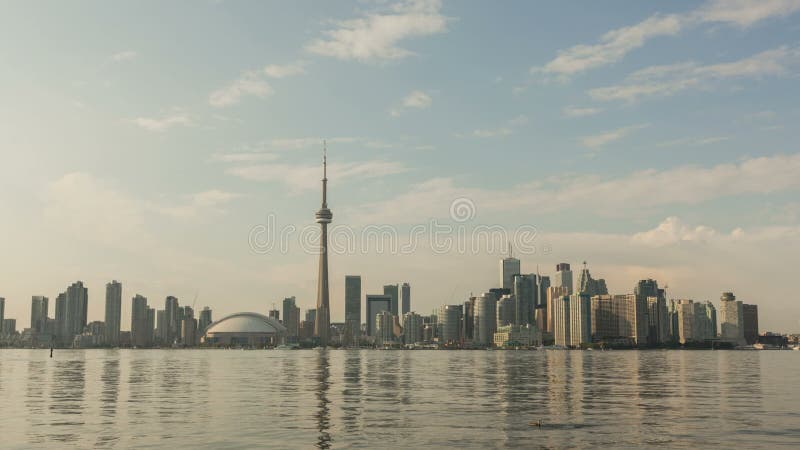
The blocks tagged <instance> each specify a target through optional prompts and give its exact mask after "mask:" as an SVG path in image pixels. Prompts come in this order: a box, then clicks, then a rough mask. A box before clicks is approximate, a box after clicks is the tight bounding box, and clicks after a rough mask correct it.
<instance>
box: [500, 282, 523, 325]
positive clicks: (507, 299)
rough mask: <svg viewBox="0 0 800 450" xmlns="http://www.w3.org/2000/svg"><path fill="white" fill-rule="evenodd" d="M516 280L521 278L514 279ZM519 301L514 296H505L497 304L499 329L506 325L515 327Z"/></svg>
mask: <svg viewBox="0 0 800 450" xmlns="http://www.w3.org/2000/svg"><path fill="white" fill-rule="evenodd" d="M514 278H515V279H517V278H519V277H514ZM516 308H517V299H516V296H514V295H504V296H503V298H501V299H500V300H499V301H498V302H497V314H496V316H497V328H500V327H504V326H506V325H515V324H516V323H517V322H516Z"/></svg>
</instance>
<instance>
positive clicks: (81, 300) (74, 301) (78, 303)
mask: <svg viewBox="0 0 800 450" xmlns="http://www.w3.org/2000/svg"><path fill="white" fill-rule="evenodd" d="M56 306H58V302H56ZM88 307H89V290H88V289H86V288H85V287H84V286H83V282H82V281H76V282H75V283H73V284H71V285H70V286H69V287H67V292H66V295H65V298H64V301H63V306H62V308H63V311H56V316H59V312H61V314H60V316H61V317H60V318H61V323H58V317H57V323H56V328H57V329H58V330H60V331H61V332H62V337H63V339H64V343H66V344H67V345H71V344H72V341H73V338H74V337H75V336H76V335H78V334H81V333H83V329H84V327H86V313H87V309H88Z"/></svg>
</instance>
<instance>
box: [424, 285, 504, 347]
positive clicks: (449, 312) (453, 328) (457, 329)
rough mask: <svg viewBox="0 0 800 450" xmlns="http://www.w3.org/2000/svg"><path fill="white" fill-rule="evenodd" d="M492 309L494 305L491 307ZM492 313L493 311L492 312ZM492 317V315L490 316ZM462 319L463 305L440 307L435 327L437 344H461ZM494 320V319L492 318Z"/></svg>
mask: <svg viewBox="0 0 800 450" xmlns="http://www.w3.org/2000/svg"><path fill="white" fill-rule="evenodd" d="M492 298H494V297H492ZM492 307H494V305H492ZM492 311H493V312H494V310H492ZM492 316H494V314H492ZM463 317H464V306H463V305H442V306H441V307H440V308H439V316H438V318H437V326H438V328H439V330H440V333H439V344H440V345H447V344H455V343H459V342H461V328H462V325H461V320H463ZM492 319H494V317H492Z"/></svg>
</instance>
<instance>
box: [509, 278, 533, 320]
mask: <svg viewBox="0 0 800 450" xmlns="http://www.w3.org/2000/svg"><path fill="white" fill-rule="evenodd" d="M512 279H513V283H512V284H513V286H512V287H513V289H512V292H513V293H514V321H513V322H512V323H513V324H514V325H528V324H532V323H534V311H535V309H536V303H538V298H537V297H538V295H537V294H538V289H537V287H536V284H537V283H536V282H537V277H536V275H535V274H529V275H522V274H517V275H514V276H513V277H512ZM506 325H510V324H506Z"/></svg>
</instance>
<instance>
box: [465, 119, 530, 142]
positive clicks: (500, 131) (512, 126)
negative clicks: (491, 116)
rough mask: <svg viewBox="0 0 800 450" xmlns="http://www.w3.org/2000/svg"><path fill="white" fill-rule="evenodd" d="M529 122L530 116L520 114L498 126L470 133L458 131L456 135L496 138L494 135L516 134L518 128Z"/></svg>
mask: <svg viewBox="0 0 800 450" xmlns="http://www.w3.org/2000/svg"><path fill="white" fill-rule="evenodd" d="M527 123H528V117H527V116H525V115H519V116H517V117H514V118H513V119H511V120H509V121H507V122H506V123H505V124H503V125H501V126H499V127H497V128H478V129H475V130H472V131H471V132H469V133H457V134H456V137H460V138H466V137H477V138H494V137H503V136H509V135H512V134H514V132H515V131H516V129H517V128H519V127H521V126H523V125H525V124H527Z"/></svg>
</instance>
